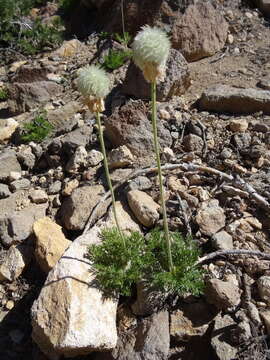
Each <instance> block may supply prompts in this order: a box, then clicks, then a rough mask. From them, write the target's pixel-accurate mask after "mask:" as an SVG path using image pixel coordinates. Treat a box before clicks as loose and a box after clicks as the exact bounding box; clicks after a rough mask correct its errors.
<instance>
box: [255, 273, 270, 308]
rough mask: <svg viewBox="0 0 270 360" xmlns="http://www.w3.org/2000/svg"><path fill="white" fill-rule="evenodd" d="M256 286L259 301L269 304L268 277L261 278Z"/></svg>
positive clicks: (269, 289)
mask: <svg viewBox="0 0 270 360" xmlns="http://www.w3.org/2000/svg"><path fill="white" fill-rule="evenodd" d="M257 285H258V290H259V294H260V297H261V299H263V300H264V301H266V302H267V303H268V304H270V276H261V277H260V278H259V279H258V281H257Z"/></svg>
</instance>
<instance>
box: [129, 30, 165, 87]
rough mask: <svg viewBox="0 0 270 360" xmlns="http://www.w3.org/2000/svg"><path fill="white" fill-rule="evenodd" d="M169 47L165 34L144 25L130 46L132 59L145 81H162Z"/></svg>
mask: <svg viewBox="0 0 270 360" xmlns="http://www.w3.org/2000/svg"><path fill="white" fill-rule="evenodd" d="M170 47H171V44H170V40H169V38H168V36H167V34H166V33H165V32H164V31H163V30H161V29H159V28H157V27H153V28H151V27H150V26H148V25H146V26H144V27H143V28H142V30H141V31H140V32H139V33H138V34H137V36H136V37H135V39H134V42H133V44H132V49H133V59H134V62H135V64H136V65H137V66H138V67H139V68H140V69H141V70H142V72H143V74H144V77H145V79H146V80H147V81H149V82H151V83H152V82H155V81H158V80H160V81H162V80H163V78H164V75H165V69H166V61H167V58H168V56H169V51H170Z"/></svg>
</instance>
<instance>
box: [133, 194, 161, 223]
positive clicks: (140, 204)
mask: <svg viewBox="0 0 270 360" xmlns="http://www.w3.org/2000/svg"><path fill="white" fill-rule="evenodd" d="M127 197H128V204H129V206H130V208H131V210H132V212H133V214H134V215H135V217H136V218H137V219H138V220H139V221H140V222H141V223H142V224H143V225H144V226H146V227H151V226H153V225H154V224H155V223H156V222H157V220H158V219H159V212H158V211H159V208H160V206H159V204H157V203H156V202H155V201H154V200H153V199H152V198H151V196H149V195H148V194H146V193H145V192H143V191H140V190H131V191H129V192H128V194H127Z"/></svg>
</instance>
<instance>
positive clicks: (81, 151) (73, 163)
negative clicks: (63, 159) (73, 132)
mask: <svg viewBox="0 0 270 360" xmlns="http://www.w3.org/2000/svg"><path fill="white" fill-rule="evenodd" d="M86 159H87V151H86V150H85V147H84V146H79V147H78V148H77V149H76V151H75V153H74V154H73V155H72V157H71V158H70V160H69V161H68V163H67V165H66V171H67V172H69V173H71V174H75V173H77V172H78V171H79V169H80V168H81V167H83V166H86V164H87V161H86Z"/></svg>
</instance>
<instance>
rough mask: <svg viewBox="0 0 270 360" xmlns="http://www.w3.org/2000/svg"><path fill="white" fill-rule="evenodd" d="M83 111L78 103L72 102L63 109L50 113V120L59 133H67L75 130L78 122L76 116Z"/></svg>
mask: <svg viewBox="0 0 270 360" xmlns="http://www.w3.org/2000/svg"><path fill="white" fill-rule="evenodd" d="M80 109H81V105H80V104H79V103H78V102H76V101H70V102H68V103H67V104H65V105H64V106H62V107H59V108H57V109H54V110H50V111H48V114H47V116H48V120H49V122H50V123H51V124H52V125H53V127H54V129H55V130H56V131H57V133H66V132H69V131H71V130H73V129H74V128H75V126H76V125H77V123H78V120H77V119H76V118H75V116H74V115H75V114H76V113H77V112H78V111H79V110H80Z"/></svg>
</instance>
